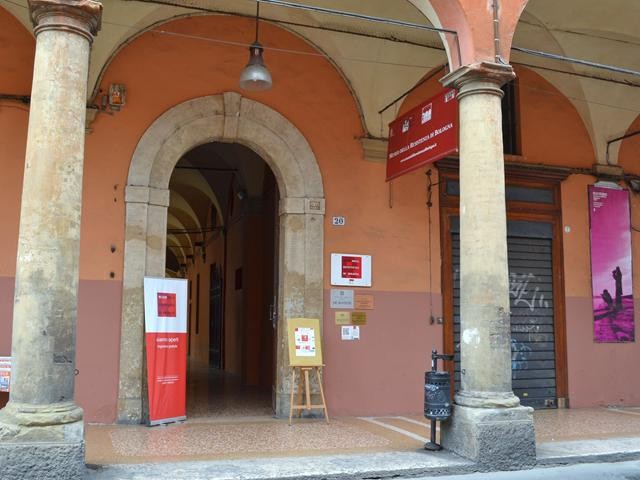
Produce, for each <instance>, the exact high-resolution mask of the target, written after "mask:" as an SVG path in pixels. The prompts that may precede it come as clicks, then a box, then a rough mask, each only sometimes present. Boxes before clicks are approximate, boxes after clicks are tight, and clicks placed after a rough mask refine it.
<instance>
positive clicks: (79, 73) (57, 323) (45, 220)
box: [0, 0, 102, 478]
mask: <svg viewBox="0 0 640 480" xmlns="http://www.w3.org/2000/svg"><path fill="white" fill-rule="evenodd" d="M29 7H30V11H31V18H32V20H33V23H34V26H35V29H34V32H35V36H36V54H35V63H34V70H33V86H32V93H31V107H30V114H29V129H28V136H27V152H26V162H25V173H24V184H23V193H22V204H21V212H20V233H19V241H18V260H17V267H16V287H15V302H14V312H13V341H12V357H13V376H12V383H11V392H10V396H9V403H8V404H7V406H6V408H5V409H4V410H2V412H1V415H0V439H2V440H3V442H2V443H1V444H0V445H2V447H4V448H3V449H4V450H6V449H7V448H8V447H7V445H8V444H11V443H14V444H15V443H17V442H36V443H37V442H50V444H62V445H63V449H64V448H67V447H69V448H67V452H68V453H69V454H70V455H76V458H77V454H78V452H79V453H80V463H82V461H83V457H82V452H83V448H84V447H83V445H84V440H83V424H82V410H81V409H80V408H79V407H78V406H76V405H75V403H74V371H75V352H76V315H77V289H78V258H79V253H80V251H79V250H80V248H79V247H80V211H81V203H82V168H83V160H84V136H85V115H86V97H87V75H88V66H89V52H90V47H91V42H92V40H93V37H94V36H95V35H96V34H97V31H98V29H99V27H100V17H101V10H102V5H101V3H100V2H98V1H93V0H76V1H71V0H29ZM18 450H19V448H18ZM18 450H16V449H12V450H11V452H13V453H11V452H9V450H7V452H6V453H7V455H8V456H9V462H11V459H12V458H14V459H15V460H19V461H21V462H23V463H25V465H27V464H28V461H27V460H25V458H23V455H22V454H20V453H18V454H17V457H14V455H15V452H16V451H18ZM31 451H33V450H31ZM2 454H3V452H0V456H2ZM76 463H77V462H76ZM59 465H65V462H59ZM69 465H73V461H71V463H69V464H66V467H65V468H66V469H69V468H70V467H69ZM51 468H54V469H55V468H56V467H55V465H51V466H49V468H48V469H47V470H46V471H47V472H48V473H47V475H51V470H50V469H51ZM58 468H60V467H59V466H58ZM47 475H43V478H44V477H45V476H47ZM65 475H66V476H67V477H68V478H71V477H72V476H73V472H72V471H66V473H65Z"/></svg>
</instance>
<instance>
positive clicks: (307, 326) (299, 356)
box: [287, 318, 322, 367]
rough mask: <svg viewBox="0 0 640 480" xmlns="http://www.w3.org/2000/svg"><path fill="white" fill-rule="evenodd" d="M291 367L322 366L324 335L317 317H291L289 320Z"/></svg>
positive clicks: (288, 336)
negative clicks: (321, 333) (321, 332)
mask: <svg viewBox="0 0 640 480" xmlns="http://www.w3.org/2000/svg"><path fill="white" fill-rule="evenodd" d="M287 338H288V341H289V366H290V367H320V366H322V337H321V335H320V320H318V319H317V318H290V319H289V320H288V322H287Z"/></svg>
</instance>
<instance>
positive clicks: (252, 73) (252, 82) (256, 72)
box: [240, 1, 273, 91]
mask: <svg viewBox="0 0 640 480" xmlns="http://www.w3.org/2000/svg"><path fill="white" fill-rule="evenodd" d="M259 21H260V1H257V2H256V40H255V42H253V43H252V44H251V46H250V47H249V63H247V66H246V67H244V70H242V73H241V74H240V88H241V89H243V90H252V91H259V90H269V89H270V88H271V85H273V81H272V80H271V74H270V73H269V70H267V67H266V66H265V64H264V60H263V58H262V52H263V51H264V48H262V44H261V43H260V42H259V41H258V25H259Z"/></svg>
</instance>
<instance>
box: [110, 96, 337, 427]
mask: <svg viewBox="0 0 640 480" xmlns="http://www.w3.org/2000/svg"><path fill="white" fill-rule="evenodd" d="M214 141H219V142H227V143H241V144H243V145H245V146H247V147H249V148H251V149H252V150H254V151H255V152H256V153H257V154H258V155H260V156H261V157H262V158H263V159H264V160H265V161H266V162H267V164H268V165H269V167H270V168H271V170H272V171H273V173H274V175H275V177H276V181H277V183H278V188H279V191H280V222H279V224H280V231H279V246H278V249H279V285H278V296H279V302H278V303H279V305H278V318H279V319H280V321H278V325H277V332H276V335H277V344H278V347H277V353H276V355H277V372H276V384H275V390H276V413H277V414H278V415H284V414H288V398H287V392H288V391H289V384H288V382H287V380H288V375H286V368H287V364H288V362H287V355H288V352H287V348H286V330H285V325H284V322H283V321H282V320H284V319H286V318H291V317H311V318H322V308H323V307H322V292H323V290H322V289H323V262H322V257H323V243H324V240H323V237H324V234H323V224H324V208H325V207H324V203H325V202H324V189H323V183H322V176H321V174H320V168H319V167H318V163H317V161H316V158H315V155H314V153H313V151H312V150H311V147H310V146H309V143H308V142H307V140H306V139H305V138H304V136H303V135H302V134H301V133H300V131H299V130H298V129H297V128H296V127H295V126H294V125H293V124H292V123H291V122H289V121H288V120H287V119H286V118H285V117H283V116H282V115H280V114H279V113H278V112H276V111H275V110H273V109H271V108H270V107H267V106H265V105H263V104H261V103H258V102H256V101H254V100H250V99H248V98H244V97H242V96H241V95H239V94H237V93H234V92H226V93H224V94H220V95H213V96H207V97H201V98H196V99H193V100H188V101H186V102H184V103H181V104H179V105H177V106H175V107H173V108H171V109H170V110H168V111H166V112H165V113H164V114H162V115H161V116H160V117H159V118H158V119H157V120H156V121H155V122H154V123H153V124H152V125H151V126H150V127H149V128H148V129H147V130H146V132H145V133H144V135H143V136H142V138H141V139H140V141H139V143H138V145H137V147H136V149H135V152H134V154H133V157H132V159H131V166H130V169H129V177H128V180H127V187H126V192H125V203H126V219H125V224H126V225H125V249H124V276H123V301H122V329H121V341H120V376H119V391H118V421H119V422H120V423H140V422H142V421H143V420H144V416H145V409H144V408H143V404H145V403H146V402H145V399H144V396H145V393H144V392H145V391H146V387H145V386H144V379H145V375H144V355H143V351H144V349H143V345H144V321H143V318H144V316H143V313H144V302H143V291H142V285H143V279H144V277H145V276H157V277H158V276H159V277H162V276H164V273H165V249H166V241H167V239H166V234H167V233H166V228H167V208H168V206H169V190H168V185H169V180H170V178H171V174H172V172H173V169H174V167H175V165H176V163H177V162H178V160H179V159H180V158H181V157H182V156H183V155H184V154H185V153H187V152H188V151H189V150H191V149H193V148H195V147H197V146H199V145H203V144H205V143H209V142H214Z"/></svg>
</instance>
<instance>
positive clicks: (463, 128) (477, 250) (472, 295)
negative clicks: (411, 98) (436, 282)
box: [442, 63, 535, 466]
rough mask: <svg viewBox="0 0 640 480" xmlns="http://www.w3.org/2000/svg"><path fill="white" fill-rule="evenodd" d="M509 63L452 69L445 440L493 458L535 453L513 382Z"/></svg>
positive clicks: (523, 460)
mask: <svg viewBox="0 0 640 480" xmlns="http://www.w3.org/2000/svg"><path fill="white" fill-rule="evenodd" d="M514 76H515V75H514V73H513V70H512V69H511V67H510V66H508V65H498V64H492V63H482V64H478V65H472V66H466V67H463V68H460V69H459V70H457V71H455V72H452V73H451V74H449V75H448V76H447V77H445V78H444V79H443V83H444V84H445V85H448V86H453V87H455V88H456V89H457V90H458V100H459V112H460V117H459V118H460V328H461V332H460V354H461V365H460V385H459V386H458V387H459V390H458V394H457V395H456V397H455V407H454V418H453V419H452V420H451V421H450V422H448V423H449V424H448V425H446V426H444V428H443V435H442V436H443V444H444V445H445V446H446V447H448V448H450V449H452V450H454V451H455V452H457V453H459V454H461V455H463V456H466V457H468V458H472V459H474V460H476V461H479V462H486V463H490V464H491V465H493V466H496V465H498V464H500V462H502V461H504V462H505V465H507V466H509V465H512V464H516V465H517V464H529V463H531V461H532V460H534V459H535V441H534V437H533V423H532V416H531V409H530V408H527V407H520V406H519V405H520V401H519V399H518V397H516V396H515V395H514V394H513V392H512V389H511V326H510V311H509V274H508V267H507V231H506V230H507V229H506V225H507V219H506V205H505V188H504V154H503V143H502V112H501V99H502V90H501V89H500V87H501V86H502V84H504V83H505V82H507V81H509V80H511V79H512V78H514Z"/></svg>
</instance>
